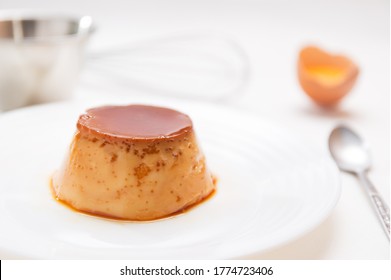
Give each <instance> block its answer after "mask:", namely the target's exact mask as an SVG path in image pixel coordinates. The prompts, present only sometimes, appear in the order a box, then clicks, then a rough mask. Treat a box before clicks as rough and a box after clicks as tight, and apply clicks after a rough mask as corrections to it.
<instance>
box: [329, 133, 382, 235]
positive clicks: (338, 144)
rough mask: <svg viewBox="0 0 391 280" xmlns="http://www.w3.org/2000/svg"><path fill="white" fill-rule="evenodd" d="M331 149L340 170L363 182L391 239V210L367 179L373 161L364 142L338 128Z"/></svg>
mask: <svg viewBox="0 0 391 280" xmlns="http://www.w3.org/2000/svg"><path fill="white" fill-rule="evenodd" d="M329 149H330V152H331V155H332V156H333V158H334V160H335V161H336V163H337V165H338V167H339V169H341V170H342V171H346V172H350V173H353V174H354V175H356V176H357V177H358V179H359V180H360V181H361V183H362V185H363V186H364V188H365V190H366V192H367V194H368V196H369V198H370V201H371V202H372V205H373V207H374V208H375V210H376V213H377V215H378V217H379V220H380V222H381V224H382V226H383V229H384V231H385V232H386V235H387V237H388V239H390V209H389V208H388V205H387V204H386V203H385V202H384V200H383V199H382V197H381V196H380V194H379V193H378V191H377V190H376V188H375V187H374V186H373V184H372V183H371V182H370V181H369V179H368V177H367V171H368V170H369V169H370V166H371V160H370V157H369V152H368V148H367V147H366V145H365V143H364V142H363V140H362V139H361V138H360V137H359V136H358V135H357V134H356V133H355V132H354V131H352V130H351V129H349V128H347V127H345V126H338V127H336V128H335V129H334V130H333V131H332V132H331V134H330V137H329Z"/></svg>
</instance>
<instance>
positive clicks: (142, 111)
mask: <svg viewBox="0 0 391 280" xmlns="http://www.w3.org/2000/svg"><path fill="white" fill-rule="evenodd" d="M51 186H52V190H53V193H54V195H55V197H56V199H58V200H59V201H61V202H64V203H65V204H67V205H69V206H71V207H72V208H74V209H76V210H78V211H81V212H84V213H89V214H93V215H97V216H103V217H107V218H114V219H121V220H131V221H147V220H155V219H159V218H163V217H167V216H170V215H173V214H176V213H180V212H181V211H184V210H185V209H187V208H189V207H191V206H192V205H195V204H197V203H199V202H200V201H203V200H204V199H205V198H207V197H208V196H210V195H211V194H212V193H213V192H214V189H215V183H214V178H213V176H212V175H211V173H210V172H209V170H208V168H207V166H206V163H205V157H204V155H203V153H202V151H201V150H200V148H199V146H198V143H197V140H196V136H195V133H194V130H193V124H192V121H191V119H190V118H189V117H188V116H187V115H185V114H182V113H180V112H178V111H174V110H171V109H167V108H161V107H154V106H144V105H129V106H105V107H99V108H93V109H89V110H88V111H87V112H86V113H85V114H83V115H81V116H80V117H79V120H78V122H77V131H76V134H75V136H74V138H73V141H72V144H71V146H70V149H69V152H68V155H67V158H66V160H65V162H64V163H63V166H61V168H60V170H59V171H57V172H56V173H55V174H54V175H53V177H52V184H51Z"/></svg>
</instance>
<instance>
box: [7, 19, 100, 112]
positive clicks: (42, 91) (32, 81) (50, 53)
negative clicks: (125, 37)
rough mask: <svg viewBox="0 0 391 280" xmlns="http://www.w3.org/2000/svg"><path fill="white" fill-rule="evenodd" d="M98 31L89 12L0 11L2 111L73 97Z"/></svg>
mask: <svg viewBox="0 0 391 280" xmlns="http://www.w3.org/2000/svg"><path fill="white" fill-rule="evenodd" d="M93 31H94V26H93V23H92V19H91V17H89V16H82V17H73V16H67V15H57V14H56V15H55V14H37V13H35V14H31V13H30V14H26V13H24V14H21V13H19V14H18V13H15V12H14V13H9V14H6V15H5V14H4V13H3V14H0V111H1V110H10V109H14V108H17V107H21V106H26V105H29V104H36V103H43V102H49V101H57V100H62V99H66V98H69V97H70V96H71V93H72V90H73V88H74V85H75V83H76V81H77V77H78V73H79V70H80V66H81V63H82V59H83V51H84V47H85V44H86V42H87V40H88V38H89V37H90V35H91V34H92V33H93Z"/></svg>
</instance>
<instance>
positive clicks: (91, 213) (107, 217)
mask: <svg viewBox="0 0 391 280" xmlns="http://www.w3.org/2000/svg"><path fill="white" fill-rule="evenodd" d="M213 184H214V185H215V186H216V184H217V178H216V177H213ZM50 191H51V193H52V196H53V198H54V199H55V200H56V201H57V202H58V203H60V204H61V205H63V206H65V207H67V208H68V209H70V210H72V211H74V212H77V213H81V214H84V215H88V216H92V217H95V218H101V219H104V220H109V221H117V222H129V223H132V222H133V223H149V222H155V221H161V220H166V219H170V218H174V217H176V216H179V215H182V214H185V213H187V212H188V211H190V210H192V209H194V208H196V207H197V206H199V205H200V204H202V203H203V202H205V201H207V200H209V199H210V198H212V197H213V196H214V195H215V193H216V188H214V189H213V190H212V191H211V192H210V193H209V194H208V195H207V196H205V197H203V198H201V199H199V200H198V201H196V202H195V203H193V204H191V205H187V206H185V207H183V208H182V209H179V210H178V211H176V212H174V213H171V214H169V215H165V216H162V217H159V218H156V219H151V220H129V219H124V218H119V217H115V216H111V215H108V214H106V213H102V212H99V211H91V210H83V209H76V208H75V207H73V206H72V205H70V204H69V203H67V202H66V201H64V200H61V199H59V198H58V197H57V195H56V193H55V191H54V188H53V180H52V179H50Z"/></svg>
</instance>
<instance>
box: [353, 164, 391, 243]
mask: <svg viewBox="0 0 391 280" xmlns="http://www.w3.org/2000/svg"><path fill="white" fill-rule="evenodd" d="M357 175H358V178H359V179H360V181H361V182H362V184H363V185H364V187H365V190H366V191H367V193H368V195H369V198H370V200H371V202H372V205H373V206H374V208H375V210H376V213H377V215H378V217H379V219H380V222H381V224H382V226H383V229H384V231H385V232H386V234H387V237H388V240H390V209H389V207H388V205H387V204H386V203H385V201H384V200H383V198H382V197H381V196H380V194H379V193H378V191H377V189H376V188H375V186H374V185H373V184H372V183H371V181H370V180H369V179H368V176H367V175H366V173H365V172H361V173H358V174H357Z"/></svg>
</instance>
